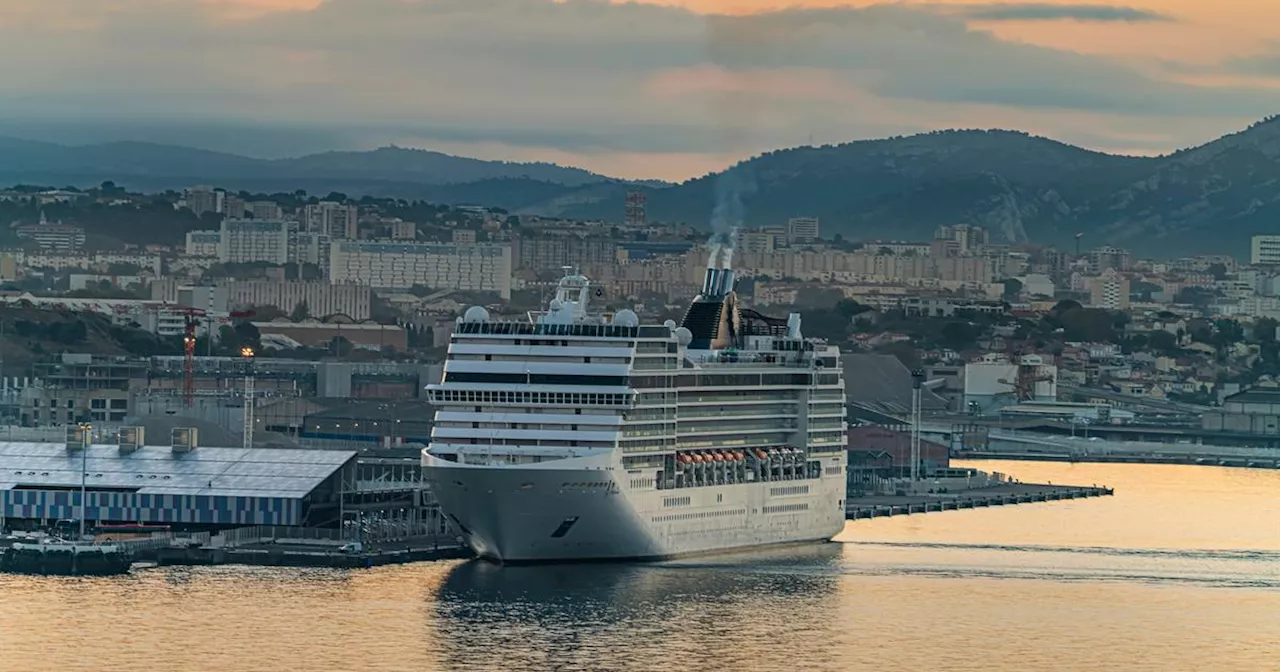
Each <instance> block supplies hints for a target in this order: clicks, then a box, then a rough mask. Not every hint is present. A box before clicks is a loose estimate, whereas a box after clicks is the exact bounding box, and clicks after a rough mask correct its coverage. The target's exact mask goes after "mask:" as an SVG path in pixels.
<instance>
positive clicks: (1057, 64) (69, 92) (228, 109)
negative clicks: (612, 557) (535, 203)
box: [0, 0, 1280, 155]
mask: <svg viewBox="0 0 1280 672" xmlns="http://www.w3.org/2000/svg"><path fill="white" fill-rule="evenodd" d="M0 4H2V5H3V6H4V7H3V8H0V62H5V63H21V64H22V67H20V68H9V69H7V70H6V72H5V76H4V77H0V122H3V121H4V119H6V118H7V119H8V120H9V121H10V122H13V121H14V120H22V119H27V120H30V119H40V120H42V123H44V124H45V126H46V128H53V127H56V126H59V125H61V126H64V127H71V126H76V125H77V124H80V125H84V124H88V122H98V123H100V124H108V122H110V123H116V122H119V123H117V125H119V124H124V123H126V122H127V123H129V124H132V126H133V127H134V128H135V129H145V128H146V127H147V126H151V125H155V126H156V127H159V126H161V125H163V124H162V122H164V123H168V122H173V121H174V120H186V122H187V123H189V124H195V125H199V124H205V125H212V126H218V127H219V128H235V127H245V126H250V125H254V124H257V125H261V126H265V127H271V126H280V125H288V126H291V127H294V128H297V129H303V130H305V131H306V133H305V134H302V135H297V136H296V137H297V138H304V137H321V136H324V134H326V133H327V134H328V135H329V137H331V138H332V144H333V146H335V147H339V146H340V147H350V146H360V145H362V144H366V145H367V144H368V143H375V142H379V141H400V142H405V141H409V140H414V139H417V140H419V141H420V142H421V144H422V145H424V146H430V145H431V144H432V142H433V141H439V142H441V143H450V144H453V145H457V144H465V143H470V142H475V143H482V142H483V143H491V144H505V145H507V146H525V147H547V148H553V149H555V150H557V151H567V152H575V153H578V154H581V155H590V154H595V155H603V154H608V153H629V154H636V153H646V152H648V153H655V154H671V155H678V154H687V153H701V154H708V155H711V154H718V153H725V152H735V153H742V152H748V151H758V150H761V149H768V148H772V147H778V146H786V145H794V144H801V143H803V142H805V141H806V139H807V138H808V137H809V136H810V135H811V134H812V135H814V136H816V137H817V138H818V139H819V141H820V142H822V141H825V142H832V141H843V140H847V139H852V138H859V137H875V136H882V135H891V134H899V133H907V132H912V131H916V130H923V129H927V128H933V127H938V126H945V125H952V124H954V123H955V120H956V119H957V118H958V117H959V116H960V113H961V112H962V111H964V110H966V109H975V110H976V109H980V110H983V111H984V113H985V114H986V115H987V116H986V117H985V118H986V119H988V120H989V121H986V122H984V124H983V125H995V124H997V123H999V120H1000V119H1002V118H1010V116H1009V114H1004V113H1002V112H1001V111H1002V110H1003V111H1005V112H1008V113H1012V112H1022V111H1025V110H1036V111H1039V112H1038V113H1040V114H1043V115H1055V114H1063V113H1082V114H1090V115H1112V116H1113V117H1116V118H1121V117H1134V118H1138V117H1144V118H1145V117H1148V116H1152V115H1154V116H1158V117H1170V116H1175V117H1182V118H1184V119H1188V118H1192V117H1203V118H1206V119H1213V120H1221V119H1223V118H1230V119H1232V120H1235V119H1239V118H1248V117H1260V116H1264V115H1265V114H1267V113H1269V112H1270V111H1272V110H1273V109H1275V108H1276V107H1278V106H1280V93H1277V92H1275V91H1267V90H1253V89H1248V88H1232V87H1215V88H1206V87H1197V86H1190V85H1186V84H1179V83H1176V82H1165V81H1158V80H1153V79H1151V78H1150V77H1148V76H1146V75H1144V74H1142V73H1139V72H1137V71H1134V70H1130V69H1128V68H1126V67H1124V66H1122V65H1120V64H1118V63H1116V62H1113V61H1110V60H1107V59H1105V58H1102V57H1097V56H1086V55H1082V54H1077V53H1073V52H1068V51H1060V50H1054V49H1048V48H1043V47H1037V46H1033V45H1029V44H1023V43H1013V42H1006V41H1002V40H1001V39H999V38H997V37H996V36H994V35H993V34H991V33H988V32H985V31H982V30H975V29H972V28H970V27H968V26H967V25H966V21H967V20H968V19H969V18H970V16H971V14H972V13H973V12H975V11H977V10H978V9H981V7H978V6H976V5H975V6H970V9H969V10H968V11H969V14H962V15H946V14H939V13H938V12H937V11H933V10H932V9H930V7H936V6H937V5H929V6H926V7H918V6H913V5H903V4H890V5H872V6H869V7H863V8H836V9H808V10H806V9H786V10H780V11H774V12H769V13H763V14H754V15H745V16H722V15H703V14H697V13H694V12H691V11H688V10H684V9H680V8H678V7H671V6H659V5H652V4H637V3H620V4H614V3H610V2H605V1H603V0H563V1H560V2H553V1H551V0H431V1H410V0H325V1H324V2H322V3H320V4H318V5H316V6H314V8H310V9H302V10H298V11H275V12H268V13H252V14H248V15H246V14H245V13H244V12H243V11H238V12H231V13H228V11H229V10H227V7H228V5H218V4H215V3H205V2H171V1H169V0H96V1H95V2H93V3H85V2H83V1H82V0H4V2H3V3H0ZM304 6H305V5H304ZM1012 7H1013V8H1022V10H1023V11H1024V12H1025V11H1028V9H1029V8H1033V7H1041V5H1032V4H1025V5H1014V6H1012ZM1042 9H1043V8H1042ZM992 11H994V10H992ZM1006 11H1014V9H1012V8H1011V9H1007V10H1006ZM1063 11H1064V12H1065V11H1066V10H1063ZM1060 15H1061V12H1060ZM1042 16H1044V14H1043V12H1042ZM1046 18H1047V17H1046ZM1060 18H1061V17H1060ZM10 126H12V123H10ZM1036 130H1044V129H1036ZM1064 130H1070V128H1067V129H1064ZM136 132H138V131H136V130H135V133H136ZM45 135H46V137H48V135H49V134H48V133H46V134H45ZM131 137H134V138H135V139H137V138H136V135H134V136H131ZM193 137H194V136H193ZM200 137H206V138H207V137H213V134H212V133H204V134H203V135H201V136H200ZM205 144H206V145H208V142H206V143H205ZM241 144H243V143H241ZM286 144H288V145H289V146H294V145H297V144H299V142H295V141H292V140H291V141H290V143H286ZM215 148H217V147H215ZM326 148H328V147H317V149H326Z"/></svg>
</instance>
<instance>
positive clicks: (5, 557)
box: [0, 540, 133, 576]
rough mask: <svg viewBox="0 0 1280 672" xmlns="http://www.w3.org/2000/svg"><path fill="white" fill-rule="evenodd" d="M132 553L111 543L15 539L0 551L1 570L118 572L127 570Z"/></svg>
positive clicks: (69, 573)
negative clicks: (35, 542) (31, 542)
mask: <svg viewBox="0 0 1280 672" xmlns="http://www.w3.org/2000/svg"><path fill="white" fill-rule="evenodd" d="M132 564H133V557H132V555H131V554H130V553H129V552H128V551H126V550H124V549H123V548H121V547H120V546H117V545H114V544H86V543H75V542H66V541H61V540H45V541H43V542H42V543H38V544H26V543H15V544H14V545H13V546H10V547H9V548H8V549H5V551H4V552H3V554H0V572H8V573H11V574H44V575H53V576H117V575H120V574H128V573H129V568H130V566H131V565H132Z"/></svg>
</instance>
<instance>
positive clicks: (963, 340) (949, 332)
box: [942, 322, 979, 350]
mask: <svg viewBox="0 0 1280 672" xmlns="http://www.w3.org/2000/svg"><path fill="white" fill-rule="evenodd" d="M978 335H979V334H978V329H977V328H976V327H974V325H972V324H969V323H968V322H948V323H946V324H944V325H943V326H942V344H943V345H945V346H946V347H948V348H951V349H952V350H964V349H966V348H970V347H973V345H974V342H975V341H977V339H978Z"/></svg>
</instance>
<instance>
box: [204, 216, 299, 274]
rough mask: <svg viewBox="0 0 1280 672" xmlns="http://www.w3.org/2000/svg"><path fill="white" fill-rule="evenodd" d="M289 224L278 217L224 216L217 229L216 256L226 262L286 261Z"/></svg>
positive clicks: (276, 262) (288, 245)
mask: <svg viewBox="0 0 1280 672" xmlns="http://www.w3.org/2000/svg"><path fill="white" fill-rule="evenodd" d="M290 228H291V227H290V223H289V222H285V221H283V220H278V219H277V220H261V221H259V220H256V219H224V220H222V228H221V229H220V231H219V234H220V240H219V241H218V259H219V260H220V261H222V262H223V263H229V264H247V263H253V262H265V263H268V264H287V263H289V261H290V255H289V251H290V234H291V231H290Z"/></svg>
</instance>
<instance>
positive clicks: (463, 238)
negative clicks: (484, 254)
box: [450, 229, 476, 245]
mask: <svg viewBox="0 0 1280 672" xmlns="http://www.w3.org/2000/svg"><path fill="white" fill-rule="evenodd" d="M450 239H451V240H452V241H453V242H454V243H455V244H458V245H472V244H474V243H475V242H476V232H475V231H473V230H472V229H454V230H453V231H452V233H451V235H450Z"/></svg>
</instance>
